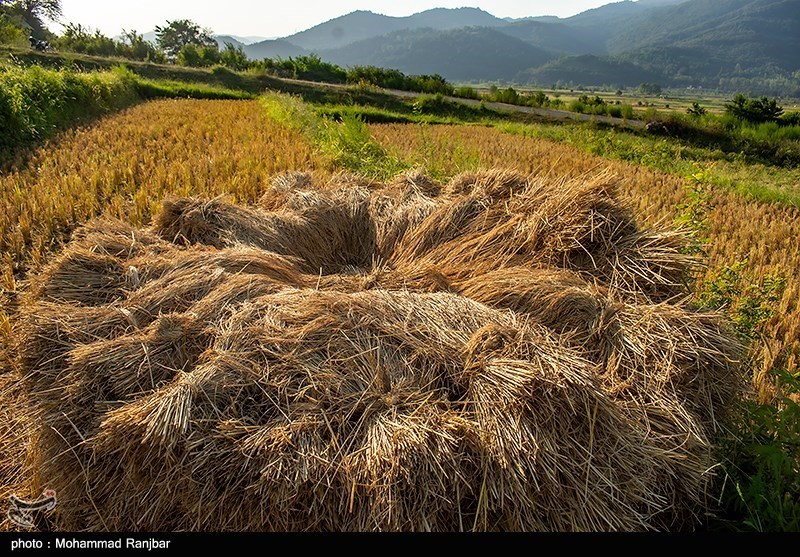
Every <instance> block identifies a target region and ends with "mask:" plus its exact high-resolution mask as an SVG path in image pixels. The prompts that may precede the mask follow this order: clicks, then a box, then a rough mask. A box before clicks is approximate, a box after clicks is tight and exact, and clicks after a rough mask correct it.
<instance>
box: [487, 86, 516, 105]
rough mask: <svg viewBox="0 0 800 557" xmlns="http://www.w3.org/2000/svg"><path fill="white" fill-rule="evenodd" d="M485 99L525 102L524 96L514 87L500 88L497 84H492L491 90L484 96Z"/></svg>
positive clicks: (514, 102) (511, 102) (502, 101)
mask: <svg viewBox="0 0 800 557" xmlns="http://www.w3.org/2000/svg"><path fill="white" fill-rule="evenodd" d="M483 99H484V100H486V101H490V102H498V103H507V104H523V102H522V97H521V96H520V94H519V93H518V92H517V91H516V89H514V88H513V87H508V88H506V89H498V88H497V86H495V85H492V86H491V87H489V92H488V93H487V94H485V95H484V96H483Z"/></svg>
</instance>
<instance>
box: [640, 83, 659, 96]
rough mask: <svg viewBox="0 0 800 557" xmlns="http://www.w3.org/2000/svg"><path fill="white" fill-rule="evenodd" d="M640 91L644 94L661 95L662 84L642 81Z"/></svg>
mask: <svg viewBox="0 0 800 557" xmlns="http://www.w3.org/2000/svg"><path fill="white" fill-rule="evenodd" d="M639 92H640V93H641V94H643V95H660V94H661V86H660V85H659V84H658V83H642V84H640V85H639Z"/></svg>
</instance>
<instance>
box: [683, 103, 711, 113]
mask: <svg viewBox="0 0 800 557" xmlns="http://www.w3.org/2000/svg"><path fill="white" fill-rule="evenodd" d="M706 112H707V110H706V109H705V108H703V107H702V106H700V103H699V102H697V101H695V102H693V103H692V106H690V107H689V108H687V109H686V113H687V114H689V115H690V116H702V115H703V114H705V113H706Z"/></svg>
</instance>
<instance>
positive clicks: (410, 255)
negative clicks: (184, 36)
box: [0, 100, 800, 531]
mask: <svg viewBox="0 0 800 557" xmlns="http://www.w3.org/2000/svg"><path fill="white" fill-rule="evenodd" d="M370 130H371V132H372V134H373V137H374V138H375V139H376V140H377V141H378V142H379V143H380V144H381V145H382V146H383V147H384V148H386V149H387V150H388V151H389V152H391V153H393V154H394V155H396V156H397V157H398V158H400V159H402V160H404V161H407V162H408V163H409V166H413V167H419V168H420V169H415V170H409V171H408V172H405V173H403V174H400V175H398V176H396V177H394V178H392V179H389V180H385V181H378V180H372V179H367V178H363V177H359V176H354V175H351V174H347V173H343V172H340V169H337V168H336V167H334V166H332V165H331V164H330V161H328V160H326V159H325V158H324V157H323V156H322V155H320V154H319V153H318V152H317V151H316V150H315V149H314V147H313V146H312V145H311V144H309V142H308V141H307V140H306V139H305V138H304V137H303V136H302V135H300V134H299V133H298V132H296V131H291V130H289V129H288V128H287V127H285V126H282V125H280V124H278V123H277V122H275V121H272V120H271V119H270V118H268V117H267V116H266V115H265V113H264V112H263V110H262V108H261V105H260V104H259V103H258V102H257V101H197V100H195V101H189V100H181V101H174V100H173V101H156V102H150V103H147V104H144V105H140V106H137V107H134V108H130V109H128V110H125V111H123V112H121V113H119V114H117V115H114V116H109V117H106V118H105V119H103V120H101V121H99V122H97V123H96V124H94V125H91V126H87V127H85V128H82V129H78V130H74V131H70V132H66V133H64V134H62V135H61V136H60V137H58V138H56V139H55V140H53V141H52V142H51V143H48V144H46V145H44V146H42V147H41V148H39V149H38V150H36V151H34V152H32V153H28V154H27V155H26V156H25V157H22V156H20V158H19V160H17V161H16V163H15V165H14V167H13V168H11V169H7V170H6V171H5V172H3V173H2V175H0V205H2V206H3V213H2V216H0V218H2V220H1V221H0V243H2V246H3V261H2V277H3V280H2V306H1V307H0V310H2V314H0V331H1V332H2V340H3V351H2V366H3V367H2V375H1V376H0V397H2V401H1V402H2V406H0V409H1V410H2V418H3V420H2V425H0V443H1V444H0V477H2V478H3V482H2V485H0V498H2V499H7V497H8V496H9V495H12V494H15V495H18V496H20V497H28V498H36V497H37V496H38V495H39V494H40V493H42V492H43V490H45V489H54V490H56V492H57V493H58V505H57V506H56V508H55V509H54V510H53V512H51V513H48V514H46V515H41V516H37V517H36V520H37V523H36V526H37V527H38V528H47V529H56V530H125V531H165V530H213V531H221V530H225V531H240V530H256V531H262V530H279V531H286V530H289V531H306V530H312V531H319V530H322V531H342V530H346V531H363V530H415V531H418V530H434V531H441V530H445V531H453V530H456V531H458V530H527V531H609V530H611V531H614V530H622V531H638V530H692V529H697V528H700V527H702V526H701V525H702V524H703V523H704V520H706V518H707V514H708V513H709V512H712V511H713V507H714V500H715V497H716V493H715V492H714V487H713V486H714V485H715V484H714V482H715V479H716V477H717V476H715V468H716V463H717V460H716V459H717V455H716V452H715V445H716V443H717V442H718V440H719V439H720V438H721V437H722V436H723V435H724V428H725V425H724V424H725V423H726V420H727V419H729V418H730V416H731V415H732V413H733V412H734V410H735V401H736V400H737V399H738V398H739V397H742V396H745V393H747V392H748V391H752V390H755V391H758V392H759V394H758V396H761V397H762V399H764V400H767V399H769V397H771V396H774V388H773V385H772V384H771V383H770V382H768V381H766V380H764V379H763V378H761V379H760V378H759V377H758V374H757V373H756V374H755V375H756V376H755V377H754V373H753V370H752V368H749V369H748V368H747V357H746V354H747V352H746V346H745V344H744V343H743V341H742V340H741V338H740V337H738V336H737V335H736V334H735V331H734V330H733V328H732V326H731V323H730V322H729V321H728V320H727V319H726V318H725V317H723V316H722V315H721V314H717V313H712V312H710V311H707V310H703V309H700V308H699V307H698V306H697V304H696V303H694V300H693V297H692V289H693V288H694V286H695V281H696V280H697V277H702V276H703V271H702V270H701V269H700V268H699V261H698V258H696V257H693V256H690V255H687V254H686V250H685V248H686V246H687V245H689V243H690V240H691V238H690V236H689V234H688V233H687V232H686V231H685V230H676V229H675V225H674V222H673V221H674V218H675V216H676V214H677V213H678V209H677V207H678V205H679V204H680V203H682V202H684V201H685V196H686V193H685V188H684V186H685V183H684V182H683V181H681V180H679V179H678V178H676V177H674V176H669V175H665V174H660V173H658V172H655V171H653V170H649V169H645V168H642V167H639V166H635V165H628V164H623V163H619V162H611V161H608V160H604V159H602V158H598V157H592V156H589V155H587V154H585V153H582V152H579V151H577V150H575V149H572V148H570V147H568V146H564V145H560V144H556V143H552V142H547V141H544V140H537V139H532V138H525V137H520V136H511V135H507V134H503V133H502V132H500V131H498V130H494V129H492V128H486V127H477V126H426V127H421V126H418V125H413V124H406V125H396V124H391V125H373V126H370ZM433 175H435V178H432V177H431V176H433ZM712 202H713V210H712V211H711V213H710V216H709V229H708V235H709V238H710V242H709V250H708V252H709V262H708V265H709V268H710V269H712V270H713V269H715V268H717V267H719V266H721V265H724V264H727V263H732V262H734V261H737V260H741V259H742V258H744V257H747V263H746V271H747V272H748V273H750V274H752V276H753V277H754V278H755V279H759V278H763V277H765V276H766V275H769V274H771V273H781V274H783V275H785V276H787V277H789V280H788V281H787V286H786V288H785V289H784V290H783V292H782V294H781V298H780V300H779V301H778V304H777V310H776V312H775V315H774V316H773V317H772V318H771V320H770V321H769V322H768V323H767V324H766V326H765V329H764V330H765V332H766V333H765V334H766V336H767V338H766V339H765V343H764V345H765V346H767V347H768V348H769V350H761V351H759V352H758V358H759V360H758V363H757V366H763V367H764V369H768V368H770V367H772V366H774V365H776V362H780V364H781V365H784V366H786V367H787V369H788V370H789V371H794V370H796V368H797V359H796V355H797V354H798V352H800V308H798V307H797V298H798V294H800V292H799V291H798V289H797V288H798V287H797V284H796V281H794V280H793V275H794V273H795V272H796V270H797V269H800V253H798V247H797V242H796V239H797V238H798V237H800V219H798V214H797V209H794V208H790V207H786V206H780V205H775V204H765V203H757V202H751V201H747V200H744V199H743V198H741V197H736V196H735V195H733V194H730V193H726V192H722V191H715V192H714V197H713V200H712ZM752 396H755V395H752ZM4 518H5V517H4ZM2 528H4V529H13V528H15V527H14V526H13V525H12V524H10V523H9V522H8V521H6V522H4V523H3V525H2Z"/></svg>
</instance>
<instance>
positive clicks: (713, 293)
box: [697, 260, 786, 340]
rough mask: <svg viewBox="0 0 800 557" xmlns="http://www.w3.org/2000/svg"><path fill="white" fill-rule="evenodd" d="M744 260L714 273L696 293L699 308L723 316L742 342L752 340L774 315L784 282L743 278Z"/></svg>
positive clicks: (771, 276) (774, 276) (772, 279)
mask: <svg viewBox="0 0 800 557" xmlns="http://www.w3.org/2000/svg"><path fill="white" fill-rule="evenodd" d="M746 267H747V261H746V260H744V261H738V262H736V263H734V264H733V265H726V266H724V267H722V268H721V269H718V270H717V271H715V272H713V273H712V274H711V276H710V277H709V278H708V279H707V280H706V283H705V284H704V285H703V287H702V288H701V289H700V291H699V292H698V296H697V300H698V304H699V305H700V307H702V308H706V309H711V310H715V311H722V312H724V313H726V314H727V315H728V316H729V317H730V319H731V322H732V324H733V328H734V330H735V331H736V332H737V334H739V336H741V337H742V338H743V339H748V340H749V339H752V338H754V337H755V336H756V335H757V334H758V331H759V328H760V326H761V325H762V324H763V323H764V322H765V321H766V320H767V319H769V318H770V317H772V314H773V313H774V311H775V309H774V306H775V304H777V303H778V301H779V300H780V296H781V294H782V292H783V289H784V288H785V286H786V281H785V279H783V278H782V277H779V276H776V275H767V276H766V277H764V279H763V281H762V282H761V283H756V282H753V281H751V280H749V278H748V277H746V276H745V275H744V269H746Z"/></svg>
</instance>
